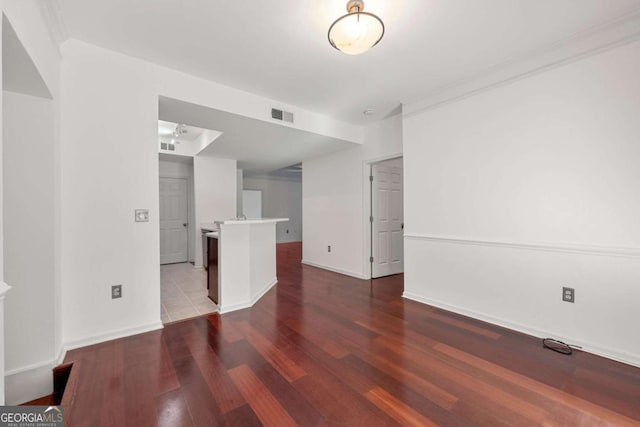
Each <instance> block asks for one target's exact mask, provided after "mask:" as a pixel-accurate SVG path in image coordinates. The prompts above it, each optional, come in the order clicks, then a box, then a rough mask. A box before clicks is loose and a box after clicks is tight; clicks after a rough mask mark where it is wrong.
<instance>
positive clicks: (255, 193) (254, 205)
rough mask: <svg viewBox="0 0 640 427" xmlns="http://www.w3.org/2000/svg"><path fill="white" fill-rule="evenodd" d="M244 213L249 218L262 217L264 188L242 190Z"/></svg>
mask: <svg viewBox="0 0 640 427" xmlns="http://www.w3.org/2000/svg"><path fill="white" fill-rule="evenodd" d="M242 213H243V214H244V216H246V217H247V218H252V219H255V218H262V190H242Z"/></svg>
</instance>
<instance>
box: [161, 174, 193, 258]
mask: <svg viewBox="0 0 640 427" xmlns="http://www.w3.org/2000/svg"><path fill="white" fill-rule="evenodd" d="M187 218H188V209H187V180H186V179H185V178H160V264H172V263H176V262H187V260H188V256H189V227H188V226H189V221H188V219H187Z"/></svg>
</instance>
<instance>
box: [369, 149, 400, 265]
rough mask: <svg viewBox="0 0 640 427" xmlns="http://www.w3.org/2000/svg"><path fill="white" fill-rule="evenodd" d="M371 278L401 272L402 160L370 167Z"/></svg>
mask: <svg viewBox="0 0 640 427" xmlns="http://www.w3.org/2000/svg"><path fill="white" fill-rule="evenodd" d="M371 176H372V177H373V181H372V182H371V216H372V221H371V255H372V257H373V261H372V263H371V277H382V276H389V275H391V274H398V273H402V272H403V271H404V246H403V228H404V226H403V222H404V219H403V218H404V215H403V200H402V197H403V185H402V161H401V160H395V161H388V162H383V163H377V164H374V165H372V166H371Z"/></svg>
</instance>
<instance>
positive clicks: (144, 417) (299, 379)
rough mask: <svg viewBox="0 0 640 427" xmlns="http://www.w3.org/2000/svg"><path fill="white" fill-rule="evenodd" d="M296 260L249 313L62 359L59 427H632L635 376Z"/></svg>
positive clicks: (638, 411)
mask: <svg viewBox="0 0 640 427" xmlns="http://www.w3.org/2000/svg"><path fill="white" fill-rule="evenodd" d="M300 257H301V246H300V244H284V245H278V279H279V283H278V285H277V286H276V287H274V289H272V290H271V291H270V292H268V293H267V294H266V295H265V297H263V298H262V299H261V300H260V301H259V302H258V303H257V304H256V305H255V306H254V307H252V308H251V309H246V310H241V311H237V312H234V313H229V314H225V315H222V316H219V315H215V314H214V315H209V316H207V317H199V318H195V319H191V320H186V321H182V322H178V323H173V324H169V325H166V326H165V328H164V329H163V330H162V331H156V332H150V333H146V334H141V335H137V336H133V337H128V338H124V339H119V340H114V341H110V342H106V343H102V344H98V345H94V346H90V347H85V348H81V349H78V350H73V351H71V352H69V353H68V354H67V356H66V361H67V362H70V361H77V362H78V363H77V365H74V368H73V370H75V371H76V372H73V371H72V376H73V377H74V378H73V380H70V382H71V381H73V382H75V386H74V388H73V389H74V390H75V391H74V392H73V393H74V394H73V396H66V395H65V399H64V400H63V403H65V402H66V403H67V407H66V408H65V416H66V417H67V423H68V425H73V426H102V425H103V426H124V425H129V426H146V425H149V426H151V425H166V426H191V425H198V426H209V425H234V426H252V425H261V424H263V425H271V426H289V425H301V426H327V425H343V426H367V427H368V426H378V425H388V426H392V425H416V426H429V425H443V426H509V427H513V426H528V425H545V426H556V425H558V426H605V425H615V426H630V425H635V426H638V425H640V369H637V368H633V367H631V366H627V365H624V364H620V363H616V362H613V361H610V360H607V359H603V358H600V357H596V356H593V355H590V354H588V353H583V352H575V353H574V355H573V356H565V355H561V354H558V353H554V352H552V351H550V350H545V349H543V348H542V345H541V342H540V340H538V339H536V338H532V337H529V336H526V335H523V334H519V333H515V332H512V331H509V330H506V329H503V328H500V327H497V326H493V325H489V324H486V323H482V322H478V321H475V320H472V319H469V318H465V317H463V316H459V315H455V314H452V313H449V312H445V311H442V310H439V309H436V308H433V307H429V306H426V305H422V304H418V303H416V302H412V301H408V300H404V299H402V298H401V294H402V287H403V284H402V280H403V277H402V275H398V276H392V277H388V278H383V279H377V280H374V281H371V282H370V281H362V280H357V279H354V278H350V277H346V276H342V275H339V274H335V273H331V272H328V271H324V270H320V269H316V268H313V267H308V266H303V265H301V264H300ZM69 402H71V403H69Z"/></svg>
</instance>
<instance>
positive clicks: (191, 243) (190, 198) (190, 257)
mask: <svg viewBox="0 0 640 427" xmlns="http://www.w3.org/2000/svg"><path fill="white" fill-rule="evenodd" d="M162 178H170V179H184V180H186V181H187V222H188V224H189V225H188V226H187V262H189V263H192V262H194V260H195V238H196V236H195V218H193V217H192V215H193V214H194V212H193V210H194V209H193V205H194V203H195V200H194V194H193V177H191V176H186V175H184V174H178V173H173V174H172V173H163V174H161V175H159V176H158V215H160V180H161V179H162ZM159 238H160V218H159V217H158V239H159ZM159 242H160V240H158V243H159Z"/></svg>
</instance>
